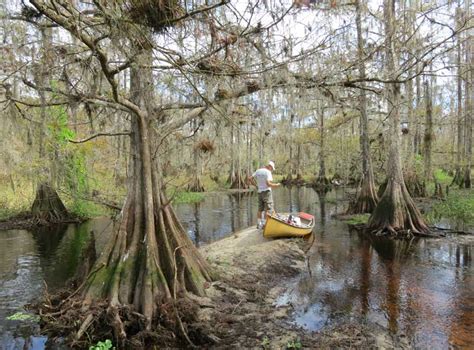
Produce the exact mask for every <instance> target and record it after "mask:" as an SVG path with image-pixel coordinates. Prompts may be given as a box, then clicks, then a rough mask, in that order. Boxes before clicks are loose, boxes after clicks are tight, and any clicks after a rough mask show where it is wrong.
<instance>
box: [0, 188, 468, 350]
mask: <svg viewBox="0 0 474 350" xmlns="http://www.w3.org/2000/svg"><path fill="white" fill-rule="evenodd" d="M343 199H344V193H343V190H342V189H339V190H337V191H332V192H329V193H327V194H323V195H318V193H316V192H315V191H314V190H313V189H310V188H291V189H290V188H281V189H278V190H277V191H275V193H274V200H275V204H276V209H277V210H278V211H305V212H308V213H311V214H314V215H315V216H316V219H317V226H316V228H315V232H316V233H315V243H314V244H313V246H312V248H311V249H310V251H309V253H308V254H309V255H308V266H309V267H310V270H309V271H310V272H306V273H305V274H303V275H302V276H299V277H297V278H295V280H294V281H290V283H289V287H288V291H287V292H286V293H285V294H284V295H282V296H281V297H280V298H279V301H278V304H288V303H291V305H292V306H293V309H294V314H293V321H292V322H294V323H295V324H297V325H299V326H301V327H304V328H305V329H307V330H309V331H321V330H325V329H326V328H327V327H331V326H337V325H338V324H342V323H344V322H349V321H355V322H370V323H373V324H376V325H378V326H380V327H382V328H383V329H386V331H387V334H388V335H389V336H390V337H392V338H393V339H395V342H396V343H400V344H402V343H403V344H408V346H412V347H415V348H432V349H446V348H450V347H451V348H470V347H471V348H472V346H473V344H474V269H473V266H472V249H473V245H474V241H473V240H472V239H470V237H469V238H467V239H466V238H465V239H463V240H460V239H458V238H457V237H452V238H450V237H448V238H442V239H418V240H413V241H411V242H404V241H394V240H388V239H385V238H383V237H379V238H377V237H371V238H369V237H366V236H364V235H361V234H358V233H356V232H350V231H349V230H348V229H347V225H346V224H344V223H342V222H340V221H337V220H334V219H332V217H331V216H332V215H333V214H335V213H337V212H341V211H343V210H344V208H345V204H346V203H345V202H344V200H343ZM177 211H178V216H179V217H180V218H181V220H182V222H183V225H184V227H185V228H186V229H187V230H188V233H189V235H190V237H191V238H192V239H193V241H194V242H195V243H196V244H197V245H203V244H207V243H210V242H212V241H215V240H217V239H220V238H223V237H225V236H227V235H229V234H230V233H231V232H235V231H238V230H240V229H243V228H245V227H248V226H251V225H254V223H255V221H256V198H255V195H252V194H240V195H238V194H232V195H230V194H225V193H218V194H213V195H210V196H208V197H206V199H205V200H204V201H203V202H201V203H196V204H182V205H179V206H177ZM110 228H111V225H110V220H109V219H106V218H102V219H95V220H91V221H89V222H86V223H83V224H81V225H68V226H63V227H57V228H56V229H54V230H51V229H49V231H47V232H45V231H36V232H28V231H24V230H11V231H1V232H0V349H1V350H4V349H5V350H7V349H8V350H10V349H11V350H13V349H15V350H16V349H29V350H31V349H35V350H40V349H45V348H49V347H48V346H47V345H46V342H47V338H46V337H44V336H39V335H38V336H37V335H35V334H37V332H38V325H37V321H36V320H35V318H31V317H29V314H28V313H27V312H25V311H24V310H23V305H25V304H26V303H29V302H31V301H32V300H34V299H35V298H36V297H38V296H40V295H41V293H42V291H43V290H44V288H45V285H44V282H43V281H45V282H46V285H47V286H48V288H49V290H50V291H54V290H55V289H57V288H59V287H61V285H62V284H63V283H64V281H66V280H67V279H68V278H70V277H71V276H72V275H73V274H74V271H75V269H76V267H77V266H78V264H80V261H79V257H80V252H81V249H82V247H84V246H85V244H86V243H87V240H88V237H89V232H90V231H91V230H93V231H94V232H95V234H96V240H97V245H98V246H100V245H101V244H104V243H105V241H106V239H107V232H108V231H109V230H110ZM20 313H21V314H20ZM12 315H13V317H12ZM12 318H13V319H12ZM18 318H27V319H26V320H18Z"/></svg>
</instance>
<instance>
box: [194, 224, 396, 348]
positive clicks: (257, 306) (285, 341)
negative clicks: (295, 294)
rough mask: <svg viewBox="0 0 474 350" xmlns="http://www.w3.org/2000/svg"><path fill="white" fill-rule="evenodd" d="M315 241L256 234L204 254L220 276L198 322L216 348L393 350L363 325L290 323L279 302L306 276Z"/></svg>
mask: <svg viewBox="0 0 474 350" xmlns="http://www.w3.org/2000/svg"><path fill="white" fill-rule="evenodd" d="M310 243H311V241H304V240H296V239H292V240H289V239H288V240H267V239H265V238H263V237H262V235H261V233H259V232H258V231H257V230H256V229H254V228H249V229H246V230H243V231H240V232H238V233H236V234H234V235H232V236H230V237H228V238H225V239H223V240H220V241H218V242H215V243H212V244H210V245H208V246H205V247H203V248H201V251H202V253H203V254H204V255H205V256H206V258H207V260H208V261H209V262H210V263H211V264H212V266H213V267H214V268H215V269H216V270H217V272H218V273H219V275H220V278H219V280H218V281H216V282H213V283H212V284H211V285H210V287H209V289H208V297H207V298H201V299H199V300H198V302H199V304H200V305H201V311H200V314H199V319H200V322H201V327H202V328H206V333H208V334H209V336H210V339H214V341H215V342H214V344H213V345H212V346H211V347H212V348H216V349H228V348H234V349H238V348H264V349H286V348H315V347H318V348H334V347H338V348H351V347H352V348H354V347H357V348H377V347H380V346H387V347H390V346H391V345H390V342H391V339H388V338H386V337H385V336H383V335H382V334H384V332H383V330H382V329H378V327H377V326H374V325H368V324H364V323H361V322H353V323H349V324H343V325H339V326H338V327H336V328H333V329H327V330H325V331H324V332H311V331H307V330H303V329H301V328H299V327H297V326H295V325H294V324H291V323H290V316H291V313H292V306H291V304H290V305H281V306H277V305H276V301H277V298H278V297H279V296H280V295H282V293H284V292H285V291H286V290H287V289H288V288H290V287H289V286H290V285H291V283H289V281H290V280H291V279H292V278H294V277H295V276H299V275H300V274H303V273H306V270H307V269H306V264H307V262H306V256H305V253H304V250H306V249H307V248H308V247H309V245H310Z"/></svg>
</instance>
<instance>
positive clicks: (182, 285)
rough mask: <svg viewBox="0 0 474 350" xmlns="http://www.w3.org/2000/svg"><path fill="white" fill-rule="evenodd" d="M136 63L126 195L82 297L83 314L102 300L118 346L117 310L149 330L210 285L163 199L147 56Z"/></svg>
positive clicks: (122, 330) (121, 327)
mask: <svg viewBox="0 0 474 350" xmlns="http://www.w3.org/2000/svg"><path fill="white" fill-rule="evenodd" d="M137 61H138V62H139V63H140V64H139V65H137V66H134V67H132V69H131V91H132V96H131V100H132V101H133V102H134V103H135V104H136V105H137V106H138V107H139V109H138V110H137V111H136V113H135V114H134V115H132V116H131V117H132V128H131V130H132V139H131V154H130V158H129V159H130V162H131V166H130V169H132V174H131V177H130V180H129V186H128V192H127V196H126V199H125V203H124V206H123V209H122V211H121V216H120V218H119V220H118V221H117V222H116V225H115V228H114V230H113V232H112V236H111V238H110V239H109V240H108V242H109V243H108V245H107V247H106V248H105V249H104V250H103V252H102V253H101V255H100V256H99V258H98V260H97V261H96V263H95V265H94V267H93V269H92V270H93V271H96V272H95V274H93V275H91V276H90V277H89V279H88V281H87V287H86V288H85V289H84V290H83V291H82V293H81V295H82V305H83V310H85V312H86V313H88V312H90V313H93V312H94V311H93V310H94V307H95V306H94V303H96V302H99V301H102V300H107V303H108V309H107V313H108V314H109V315H111V319H112V320H113V322H112V324H113V328H114V332H115V336H116V337H117V338H118V339H120V340H121V341H125V339H126V337H127V333H126V331H127V330H126V323H125V322H124V320H122V319H121V317H120V309H121V308H122V307H126V306H127V305H133V310H134V311H136V312H139V313H140V314H142V315H144V317H145V320H146V328H147V329H151V328H152V327H153V321H154V320H156V319H157V317H158V316H159V315H160V314H162V312H161V311H160V308H161V307H162V305H163V303H165V302H166V301H167V300H170V299H177V298H178V297H180V296H185V295H186V293H187V292H191V293H194V294H197V295H204V288H205V287H204V283H205V282H206V281H210V279H211V275H210V272H209V267H208V265H207V263H206V262H205V260H204V259H203V258H202V257H201V256H200V254H199V252H198V251H197V249H196V248H195V247H194V245H193V243H192V242H191V240H190V238H189V237H188V235H187V233H186V231H185V230H184V228H183V226H182V225H181V224H180V222H179V221H178V219H177V216H176V214H175V212H174V209H173V208H172V206H171V205H170V203H169V201H168V200H167V199H166V197H165V193H164V190H163V186H162V184H161V179H160V170H159V164H157V163H155V162H154V161H153V157H152V152H151V147H152V144H151V142H152V140H153V137H152V129H151V127H150V124H151V123H152V121H153V117H154V115H153V110H154V108H153V106H152V105H151V103H152V101H153V100H154V96H153V88H154V85H153V80H152V74H151V71H149V70H148V69H147V68H141V67H146V66H151V65H152V56H151V52H146V53H142V54H141V57H140V58H138V59H137ZM87 319H88V318H85V321H84V322H86V321H87Z"/></svg>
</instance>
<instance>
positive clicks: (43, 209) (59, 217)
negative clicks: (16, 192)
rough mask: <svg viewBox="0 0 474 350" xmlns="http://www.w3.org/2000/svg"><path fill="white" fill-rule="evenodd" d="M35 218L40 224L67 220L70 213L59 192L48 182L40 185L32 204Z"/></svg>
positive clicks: (32, 212)
mask: <svg viewBox="0 0 474 350" xmlns="http://www.w3.org/2000/svg"><path fill="white" fill-rule="evenodd" d="M31 214H32V216H33V220H35V221H36V222H37V223H38V224H41V225H44V224H49V223H60V222H65V221H67V220H68V219H69V213H68V211H67V209H66V207H65V206H64V204H63V202H62V201H61V198H59V196H58V194H57V192H56V191H55V190H54V189H53V188H52V187H51V186H50V185H49V184H48V183H46V182H44V183H41V184H39V185H38V188H37V190H36V196H35V200H34V201H33V204H32V206H31Z"/></svg>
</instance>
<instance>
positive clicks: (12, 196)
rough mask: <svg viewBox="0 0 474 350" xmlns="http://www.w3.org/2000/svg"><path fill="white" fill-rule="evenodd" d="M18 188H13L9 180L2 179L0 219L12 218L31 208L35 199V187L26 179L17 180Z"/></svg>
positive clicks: (0, 186)
mask: <svg viewBox="0 0 474 350" xmlns="http://www.w3.org/2000/svg"><path fill="white" fill-rule="evenodd" d="M15 184H16V189H15V191H13V190H12V188H11V186H10V185H9V184H8V183H7V182H3V181H1V179H0V220H4V219H7V218H10V217H12V216H15V215H18V214H20V213H22V212H27V211H28V210H29V209H30V205H31V201H32V200H33V195H34V194H33V188H32V186H31V185H29V184H27V183H25V182H24V181H19V180H16V181H15Z"/></svg>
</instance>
